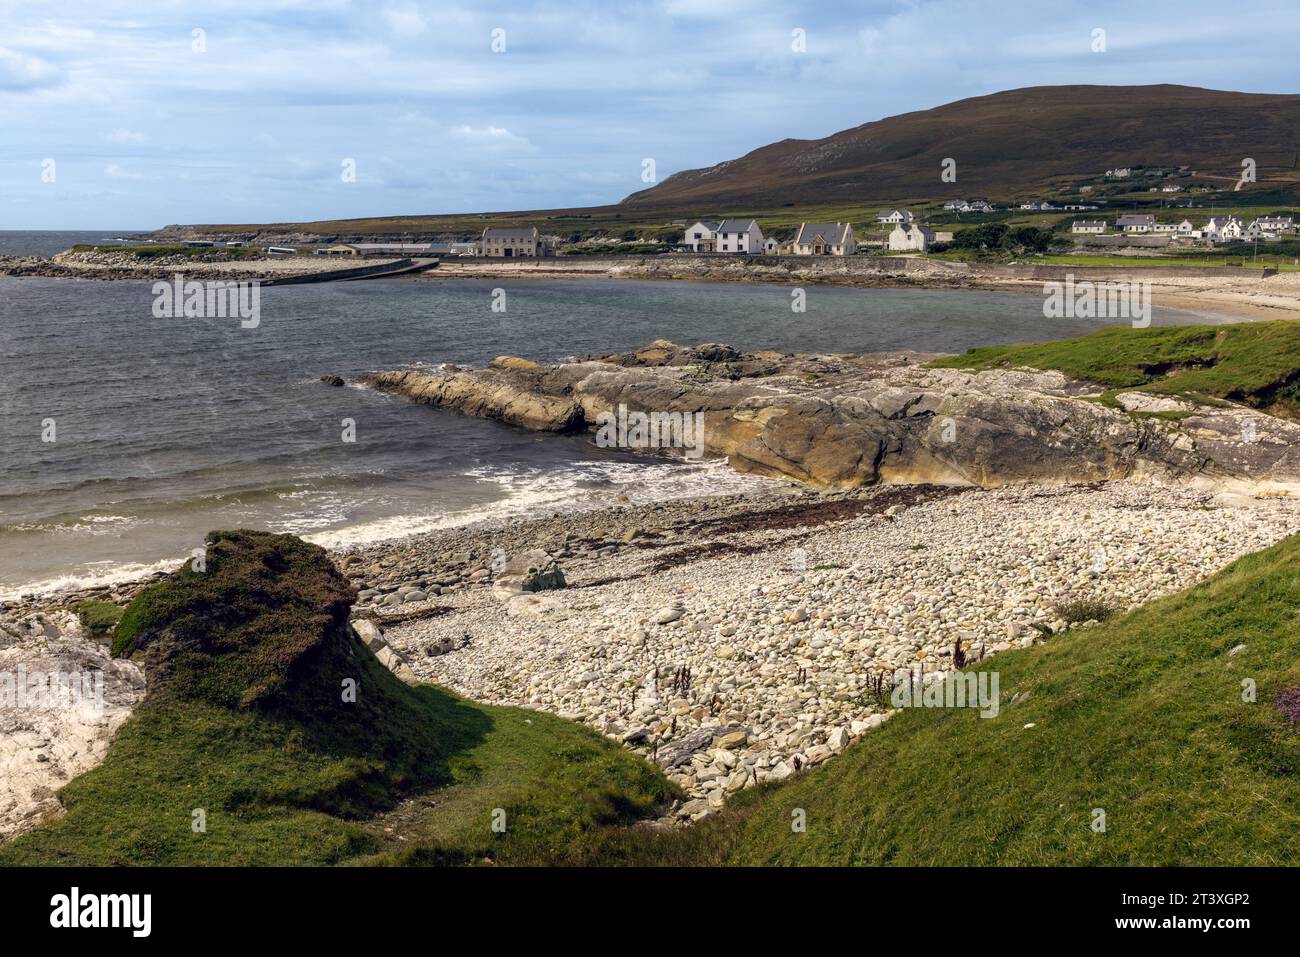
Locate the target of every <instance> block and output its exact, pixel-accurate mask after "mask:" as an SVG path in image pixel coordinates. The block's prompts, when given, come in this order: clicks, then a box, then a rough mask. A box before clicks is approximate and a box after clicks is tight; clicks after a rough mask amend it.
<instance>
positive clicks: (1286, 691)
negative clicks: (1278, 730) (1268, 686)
mask: <svg viewBox="0 0 1300 957" xmlns="http://www.w3.org/2000/svg"><path fill="white" fill-rule="evenodd" d="M1273 705H1274V706H1275V707H1276V708H1277V712H1278V714H1280V715H1281V716H1282V717H1283V718H1284V719H1285V720H1286V722H1287V724H1289V725H1292V726H1294V725H1297V724H1300V685H1292V686H1291V687H1289V688H1283V689H1282V691H1281V692H1280V693H1279V694H1278V696H1277V697H1276V698H1274V699H1273Z"/></svg>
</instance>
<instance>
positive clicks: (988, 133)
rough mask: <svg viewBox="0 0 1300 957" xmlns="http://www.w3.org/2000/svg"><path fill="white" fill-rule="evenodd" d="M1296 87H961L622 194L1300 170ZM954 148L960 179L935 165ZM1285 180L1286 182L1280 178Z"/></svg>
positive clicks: (997, 188)
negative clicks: (1140, 171) (922, 106)
mask: <svg viewBox="0 0 1300 957" xmlns="http://www.w3.org/2000/svg"><path fill="white" fill-rule="evenodd" d="M1297 130H1300V95H1296V94H1261V93H1231V92H1224V91H1220V90H1205V89H1199V88H1197V87H1188V86H1174V85H1169V84H1162V85H1158V86H1039V87H1030V88H1027V89H1022V90H1009V91H1006V92H1003V93H994V94H992V95H990V96H980V97H974V98H972V99H967V100H958V101H957V102H955V103H949V104H947V105H946V106H939V107H935V108H934V109H930V110H922V111H919V112H916V113H904V114H902V115H900V116H891V117H888V118H887V119H883V120H877V121H875V122H872V123H866V124H864V125H862V126H858V127H854V128H853V129H850V130H844V131H842V132H840V133H835V134H833V135H831V136H827V137H825V138H824V139H819V140H795V139H786V140H781V141H780V142H777V143H773V144H771V145H770V146H764V147H762V148H760V149H757V150H754V151H753V152H752V153H748V154H746V155H745V156H742V157H740V158H739V159H734V160H729V161H727V162H724V163H719V164H718V165H716V166H711V167H708V168H706V169H694V170H686V171H684V172H681V173H677V174H675V175H673V176H670V177H668V178H667V179H665V180H664V181H663V182H662V183H660V184H658V185H656V186H654V187H651V188H650V189H647V190H642V191H640V192H637V193H633V194H632V195H631V196H629V197H627V198H626V199H625V200H623V202H622V204H620V205H621V206H623V207H632V208H682V207H684V206H697V207H698V206H708V207H715V208H722V207H729V208H733V209H735V208H771V207H775V206H780V205H781V204H784V203H792V204H798V205H821V204H829V203H843V202H846V201H861V200H870V199H881V200H884V199H902V198H907V197H926V198H949V197H958V196H963V197H965V196H983V197H987V198H990V199H995V200H997V199H1000V200H1010V199H1014V198H1017V197H1022V196H1025V195H1027V194H1030V193H1032V192H1034V191H1035V190H1037V191H1042V190H1046V189H1047V188H1049V187H1055V186H1060V185H1062V184H1063V183H1067V182H1077V181H1080V180H1084V179H1090V178H1095V177H1100V176H1102V175H1103V174H1104V173H1105V171H1106V170H1107V169H1108V168H1111V167H1134V166H1162V167H1180V166H1187V167H1190V168H1191V169H1192V170H1195V171H1197V173H1198V174H1199V175H1198V179H1199V180H1203V181H1212V182H1213V181H1217V182H1216V185H1219V184H1222V185H1223V186H1224V187H1225V188H1231V186H1232V185H1233V183H1234V181H1235V180H1237V179H1238V178H1239V177H1240V175H1241V168H1242V160H1243V159H1244V158H1247V157H1249V158H1252V159H1254V160H1255V161H1256V163H1257V178H1258V180H1259V184H1258V186H1257V187H1255V188H1256V189H1263V188H1268V187H1269V186H1270V185H1271V186H1277V185H1279V181H1283V182H1285V181H1294V180H1296V179H1300V171H1297V154H1298V153H1300V134H1298V133H1297ZM947 158H951V159H953V160H955V161H956V164H957V165H956V173H957V176H956V181H955V182H950V183H946V182H943V181H942V180H941V178H940V173H941V169H942V165H941V164H942V163H943V161H944V160H945V159H947ZM1287 185H1293V183H1287Z"/></svg>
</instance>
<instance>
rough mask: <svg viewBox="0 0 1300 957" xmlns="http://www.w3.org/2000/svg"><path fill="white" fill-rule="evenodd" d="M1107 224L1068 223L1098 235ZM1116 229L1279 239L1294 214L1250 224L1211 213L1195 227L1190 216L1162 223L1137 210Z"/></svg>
mask: <svg viewBox="0 0 1300 957" xmlns="http://www.w3.org/2000/svg"><path fill="white" fill-rule="evenodd" d="M1109 226H1110V224H1109V223H1107V222H1106V221H1105V220H1104V219H1077V220H1075V221H1074V222H1073V223H1072V224H1071V225H1070V232H1072V233H1079V234H1091V235H1097V236H1100V235H1105V234H1106V232H1107V230H1108V229H1109ZM1115 229H1116V230H1117V231H1118V232H1121V233H1127V234H1137V235H1142V234H1145V235H1153V236H1170V237H1178V238H1181V239H1203V240H1209V241H1210V242H1215V243H1221V242H1237V241H1239V240H1248V241H1254V240H1272V239H1280V238H1281V237H1282V234H1284V233H1293V232H1295V229H1296V226H1295V220H1294V217H1291V216H1261V217H1259V218H1258V219H1256V220H1255V221H1254V222H1251V223H1249V224H1247V223H1245V222H1244V221H1243V220H1242V219H1241V218H1240V217H1238V216H1212V217H1211V218H1210V220H1209V222H1207V223H1206V224H1205V225H1204V226H1201V227H1197V226H1195V225H1194V224H1193V223H1192V221H1191V220H1190V219H1184V220H1183V221H1182V222H1180V223H1161V222H1157V221H1156V218H1155V216H1154V215H1151V214H1149V213H1137V214H1131V215H1126V216H1120V217H1119V218H1118V219H1116V220H1115Z"/></svg>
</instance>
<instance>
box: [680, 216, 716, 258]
mask: <svg viewBox="0 0 1300 957" xmlns="http://www.w3.org/2000/svg"><path fill="white" fill-rule="evenodd" d="M717 237H718V221H717V220H714V219H701V220H700V221H699V222H698V223H696V224H695V225H694V226H687V227H686V235H685V238H684V239H683V240H682V245H683V246H689V247H691V252H693V253H711V252H713V245H714V243H715V242H716V240H717Z"/></svg>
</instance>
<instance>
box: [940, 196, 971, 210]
mask: <svg viewBox="0 0 1300 957" xmlns="http://www.w3.org/2000/svg"><path fill="white" fill-rule="evenodd" d="M969 205H970V203H968V202H966V200H964V199H950V200H948V202H946V203H944V204H943V208H944V209H946V210H949V211H953V210H955V211H956V212H959V213H961V212H965V210H966V207H968V206H969Z"/></svg>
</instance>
